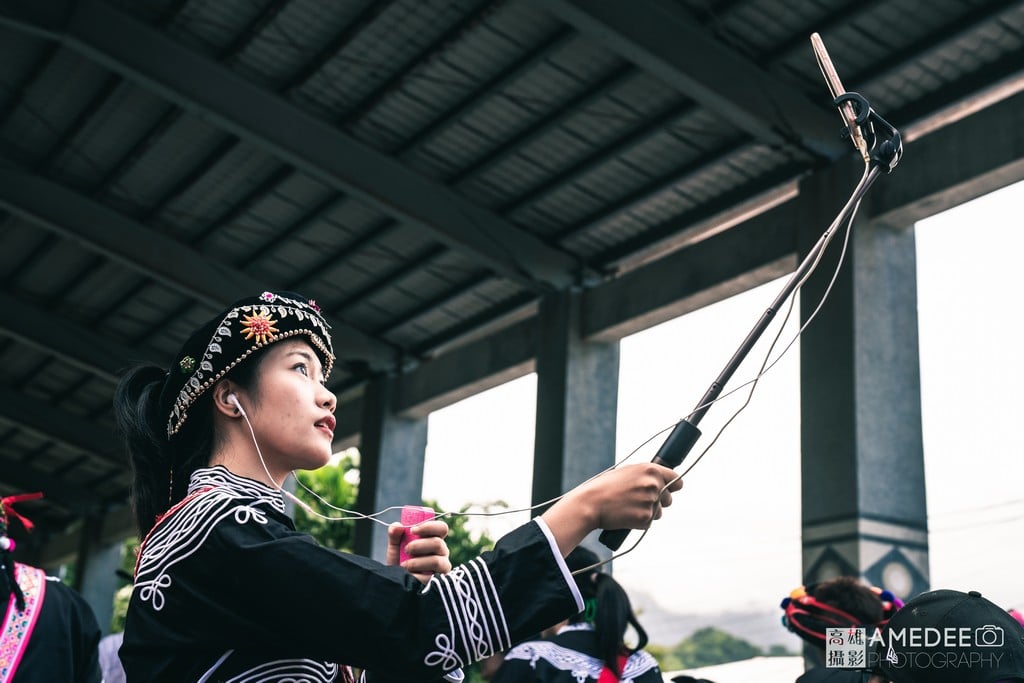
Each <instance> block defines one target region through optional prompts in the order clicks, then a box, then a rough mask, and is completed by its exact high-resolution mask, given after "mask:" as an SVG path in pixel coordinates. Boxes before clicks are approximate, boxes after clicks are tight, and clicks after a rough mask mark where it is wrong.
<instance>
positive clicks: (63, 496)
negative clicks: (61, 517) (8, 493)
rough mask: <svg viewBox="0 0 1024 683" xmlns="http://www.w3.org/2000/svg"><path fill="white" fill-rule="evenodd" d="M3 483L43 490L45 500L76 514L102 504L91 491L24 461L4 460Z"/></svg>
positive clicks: (23, 488) (84, 513) (87, 512)
mask: <svg viewBox="0 0 1024 683" xmlns="http://www.w3.org/2000/svg"><path fill="white" fill-rule="evenodd" d="M3 469H4V483H5V484H9V485H11V486H14V487H16V488H17V489H20V490H22V491H43V492H44V493H45V494H46V501H47V502H49V503H52V504H54V505H59V506H60V507H62V508H64V509H65V510H67V511H68V512H71V513H72V514H76V515H88V514H91V513H93V512H95V511H96V510H99V509H100V508H101V507H102V506H103V501H102V500H101V499H100V498H99V497H98V496H97V495H96V494H94V493H92V492H91V491H88V490H86V489H83V488H81V487H79V486H75V485H74V484H72V483H69V482H68V481H67V480H66V479H62V478H60V477H55V476H53V475H52V474H50V473H49V472H43V471H42V470H38V469H36V468H34V467H31V466H29V465H26V464H24V463H20V462H15V461H11V460H5V461H4V463H3Z"/></svg>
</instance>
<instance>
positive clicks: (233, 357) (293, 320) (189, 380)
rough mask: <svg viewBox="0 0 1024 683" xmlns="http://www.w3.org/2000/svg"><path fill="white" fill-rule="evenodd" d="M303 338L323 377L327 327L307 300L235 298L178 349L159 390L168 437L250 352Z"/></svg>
mask: <svg viewBox="0 0 1024 683" xmlns="http://www.w3.org/2000/svg"><path fill="white" fill-rule="evenodd" d="M298 335H305V336H307V337H308V338H309V342H310V343H311V344H312V345H313V347H314V348H315V349H316V350H317V352H318V353H319V355H320V360H321V363H322V364H323V369H324V379H326V378H327V377H329V376H330V374H331V369H332V368H333V367H334V350H333V348H332V346H331V333H330V325H328V324H327V321H326V320H324V317H323V315H322V314H321V313H320V307H319V306H317V305H316V302H315V301H313V300H312V299H306V298H305V297H303V296H300V295H298V294H293V293H291V292H263V293H262V294H260V295H259V296H258V297H255V296H254V297H248V298H245V299H240V300H239V301H236V302H235V303H234V304H232V305H231V307H230V308H228V309H227V310H225V311H223V312H222V313H220V314H219V315H218V316H216V317H215V318H213V319H212V320H210V321H209V322H208V323H206V324H205V325H203V326H202V327H201V328H199V329H198V330H197V331H196V332H195V333H193V335H192V336H191V337H189V339H188V341H186V342H185V344H184V345H183V346H182V347H181V350H180V351H179V352H178V355H177V356H175V360H174V364H173V365H172V366H171V368H170V370H168V373H167V378H166V379H165V380H164V386H163V389H162V391H161V392H160V405H161V406H164V407H165V409H166V410H167V411H168V412H169V415H168V419H167V438H168V439H170V438H171V437H172V436H174V435H175V434H177V433H178V431H179V430H180V429H181V427H182V425H184V424H185V420H186V419H188V409H189V407H191V406H192V404H193V403H195V401H196V399H198V398H199V397H200V396H202V395H203V393H205V392H206V390H207V389H209V388H210V387H212V386H213V385H214V384H216V383H217V382H218V381H219V380H220V379H221V378H223V377H224V376H225V375H226V374H227V373H228V372H229V371H230V370H231V369H232V368H234V367H235V366H236V365H238V364H239V363H241V362H242V361H244V360H245V359H246V358H248V357H249V356H250V355H252V354H253V353H254V352H255V351H257V350H259V349H261V348H264V347H265V346H268V345H270V344H273V343H274V342H278V341H281V340H283V339H289V338H292V337H296V336H298Z"/></svg>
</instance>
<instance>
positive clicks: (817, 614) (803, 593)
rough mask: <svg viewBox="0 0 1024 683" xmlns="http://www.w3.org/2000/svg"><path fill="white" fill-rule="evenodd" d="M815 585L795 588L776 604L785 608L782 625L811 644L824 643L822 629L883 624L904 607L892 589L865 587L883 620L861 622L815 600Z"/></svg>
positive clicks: (823, 630)
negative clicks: (873, 597) (880, 608)
mask: <svg viewBox="0 0 1024 683" xmlns="http://www.w3.org/2000/svg"><path fill="white" fill-rule="evenodd" d="M817 585H818V584H811V585H809V586H798V587H796V588H794V589H793V590H792V591H791V592H790V594H789V595H788V596H786V597H785V598H783V600H782V603H781V604H780V605H779V607H781V608H782V610H783V611H784V614H783V616H782V625H783V626H785V627H786V628H788V629H789V630H790V631H792V632H793V633H795V634H797V635H798V636H800V637H801V638H803V639H804V640H805V641H807V642H809V643H811V644H817V645H821V644H823V643H824V641H825V631H826V629H829V628H849V627H856V626H882V625H884V624H885V623H886V622H887V621H888V620H889V618H890V617H891V616H892V615H893V614H895V613H896V611H897V610H898V609H899V608H900V607H902V606H903V601H902V600H900V599H899V598H897V597H896V596H895V595H893V593H892V592H891V591H888V590H884V589H881V588H878V587H877V586H865V587H866V588H868V589H869V590H870V591H871V592H872V593H874V594H875V596H876V597H877V598H878V601H879V603H880V604H881V607H882V620H881V621H879V622H877V623H873V624H864V623H861V620H860V619H858V618H857V617H855V616H854V615H852V614H850V613H848V612H844V611H843V610H841V609H839V608H838V607H835V606H833V605H829V604H826V603H823V602H820V601H818V600H816V599H815V598H814V596H813V595H812V593H813V592H814V590H815V588H817Z"/></svg>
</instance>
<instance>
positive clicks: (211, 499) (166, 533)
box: [135, 467, 285, 612]
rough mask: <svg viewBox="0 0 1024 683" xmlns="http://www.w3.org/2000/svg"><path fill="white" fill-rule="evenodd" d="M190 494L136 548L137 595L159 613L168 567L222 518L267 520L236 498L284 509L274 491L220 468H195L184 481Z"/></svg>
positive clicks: (193, 548)
mask: <svg viewBox="0 0 1024 683" xmlns="http://www.w3.org/2000/svg"><path fill="white" fill-rule="evenodd" d="M203 489H209V490H208V491H205V492H202V491H203ZM192 494H196V496H195V497H194V498H192V499H191V500H189V501H188V502H187V503H185V504H184V505H183V506H182V507H181V508H180V509H178V510H177V511H175V512H174V513H173V514H170V515H168V516H167V517H166V518H164V519H163V520H161V522H160V523H159V524H157V525H156V526H155V527H153V530H152V531H151V532H150V534H149V536H147V537H146V540H145V542H144V543H143V545H142V548H141V549H140V555H139V566H138V570H137V571H136V573H135V589H136V590H138V591H139V599H140V600H142V601H143V602H147V603H149V604H150V605H152V607H153V609H154V610H156V611H158V612H159V611H160V610H162V609H163V608H164V604H165V601H166V598H165V596H164V592H165V591H167V590H168V589H170V587H171V584H172V581H171V577H170V576H169V575H168V571H169V570H170V568H171V567H173V566H174V565H176V564H177V563H179V562H181V561H182V560H184V559H186V558H188V557H189V556H191V555H192V554H193V553H195V552H196V551H197V550H198V549H199V548H200V546H202V545H203V543H204V542H205V541H206V539H207V538H208V537H209V535H210V532H211V531H213V528H214V527H215V526H217V524H218V523H219V522H220V521H221V520H223V519H225V518H227V517H234V520H235V521H236V522H237V523H238V524H246V523H248V522H249V521H250V520H251V521H254V522H257V523H259V524H266V523H267V516H266V514H265V513H264V512H263V511H262V510H259V509H257V508H255V507H252V506H251V505H239V504H238V500H239V499H255V500H254V502H253V503H252V505H263V504H266V505H270V506H271V507H273V508H274V509H276V510H278V511H279V512H284V509H285V507H284V497H283V496H282V495H281V493H280V492H279V491H277V490H275V489H271V488H270V487H268V486H265V485H263V484H260V483H259V482H256V481H253V480H251V479H245V478H243V477H238V476H236V475H234V474H231V472H229V471H228V470H226V469H224V468H223V467H211V468H208V469H200V470H196V472H195V473H194V474H193V475H192V479H191V480H190V482H189V495H192Z"/></svg>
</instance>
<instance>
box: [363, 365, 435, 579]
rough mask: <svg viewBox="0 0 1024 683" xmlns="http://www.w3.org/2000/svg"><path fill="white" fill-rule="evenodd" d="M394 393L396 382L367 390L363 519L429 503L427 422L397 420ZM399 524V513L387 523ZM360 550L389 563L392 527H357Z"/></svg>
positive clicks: (379, 381) (381, 380)
mask: <svg viewBox="0 0 1024 683" xmlns="http://www.w3.org/2000/svg"><path fill="white" fill-rule="evenodd" d="M393 392H394V378H392V377H390V376H381V377H378V378H375V379H374V380H372V381H371V382H370V383H369V384H368V385H367V387H366V391H365V393H364V395H363V427H362V430H361V436H362V439H361V442H360V444H359V456H360V457H359V494H358V497H357V500H356V509H357V510H358V511H359V512H361V513H363V514H369V513H372V512H376V511H378V510H382V509H383V508H386V507H390V506H393V505H419V504H420V503H421V502H422V500H423V460H424V458H425V456H426V449H427V418H426V417H423V418H406V417H401V416H399V415H395V414H394V412H393V409H392V406H393V400H392V397H393ZM397 519H398V513H397V512H396V513H395V514H394V515H393V516H392V517H388V518H386V520H391V521H395V520H397ZM355 551H356V553H358V554H360V555H365V556H367V557H372V558H373V559H375V560H380V561H383V560H384V556H385V552H386V551H387V528H386V527H384V526H383V525H381V524H376V523H374V522H366V521H362V522H357V523H356V534H355Z"/></svg>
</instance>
